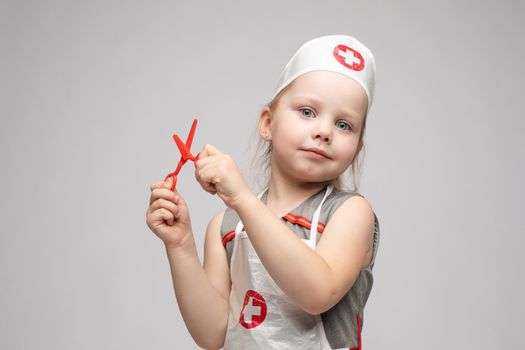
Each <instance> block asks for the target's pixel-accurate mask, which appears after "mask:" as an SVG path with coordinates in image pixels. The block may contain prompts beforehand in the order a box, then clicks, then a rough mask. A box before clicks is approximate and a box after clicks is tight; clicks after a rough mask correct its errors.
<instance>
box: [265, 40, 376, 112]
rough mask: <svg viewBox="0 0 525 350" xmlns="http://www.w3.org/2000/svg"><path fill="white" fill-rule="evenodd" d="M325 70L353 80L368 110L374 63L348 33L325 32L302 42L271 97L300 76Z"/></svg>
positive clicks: (374, 69)
mask: <svg viewBox="0 0 525 350" xmlns="http://www.w3.org/2000/svg"><path fill="white" fill-rule="evenodd" d="M315 70H327V71H332V72H337V73H341V74H343V75H346V76H348V77H349V78H352V79H353V80H355V81H356V82H357V83H359V85H361V86H362V87H363V89H364V90H365V92H366V94H367V96H368V110H367V112H368V111H369V110H370V107H371V106H372V101H373V99H374V84H375V73H376V64H375V60H374V56H373V55H372V52H371V51H370V50H369V49H368V48H367V47H366V46H365V45H363V44H362V43H361V42H360V41H359V40H357V39H356V38H353V37H351V36H348V35H327V36H322V37H319V38H316V39H312V40H310V41H307V42H306V43H304V44H303V45H302V46H301V47H300V48H299V50H297V52H296V53H295V54H294V55H293V56H292V58H291V59H290V61H288V63H287V64H286V66H285V67H284V69H283V71H282V72H281V76H280V77H279V82H278V84H277V88H276V89H275V92H274V94H273V96H272V100H273V99H274V98H275V96H276V95H277V94H278V93H279V92H280V91H281V90H282V89H284V88H285V87H286V86H288V85H289V84H290V83H291V82H292V81H294V80H295V79H296V78H297V77H299V76H300V75H303V74H305V73H308V72H311V71H315Z"/></svg>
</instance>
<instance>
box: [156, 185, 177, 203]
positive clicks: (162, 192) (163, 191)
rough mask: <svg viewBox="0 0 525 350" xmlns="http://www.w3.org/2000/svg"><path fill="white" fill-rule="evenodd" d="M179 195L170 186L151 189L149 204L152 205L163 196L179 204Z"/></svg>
mask: <svg viewBox="0 0 525 350" xmlns="http://www.w3.org/2000/svg"><path fill="white" fill-rule="evenodd" d="M179 197H180V195H178V194H174V193H173V192H171V190H170V189H169V188H156V189H154V190H153V191H151V196H150V200H149V204H150V205H151V203H153V202H154V201H156V200H157V199H159V198H163V199H166V200H169V201H172V202H174V203H175V204H177V203H178V201H180V199H179Z"/></svg>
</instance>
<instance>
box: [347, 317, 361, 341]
mask: <svg viewBox="0 0 525 350" xmlns="http://www.w3.org/2000/svg"><path fill="white" fill-rule="evenodd" d="M357 337H358V339H359V345H358V346H357V348H348V349H349V350H362V349H363V348H362V346H363V344H362V342H361V320H360V319H359V315H357Z"/></svg>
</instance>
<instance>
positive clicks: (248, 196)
mask: <svg viewBox="0 0 525 350" xmlns="http://www.w3.org/2000/svg"><path fill="white" fill-rule="evenodd" d="M254 200H258V198H257V196H256V195H255V194H254V193H253V192H252V191H251V190H247V191H245V192H243V193H242V194H240V195H239V196H238V197H237V198H236V199H235V200H233V201H232V202H231V203H230V208H232V209H233V210H235V211H237V212H238V211H239V209H240V208H246V207H249V206H250V205H251V203H253V201H254Z"/></svg>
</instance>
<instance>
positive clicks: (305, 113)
mask: <svg viewBox="0 0 525 350" xmlns="http://www.w3.org/2000/svg"><path fill="white" fill-rule="evenodd" d="M299 111H301V115H302V116H303V117H306V118H312V117H313V116H315V113H314V111H312V110H311V109H310V108H300V109H299Z"/></svg>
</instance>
